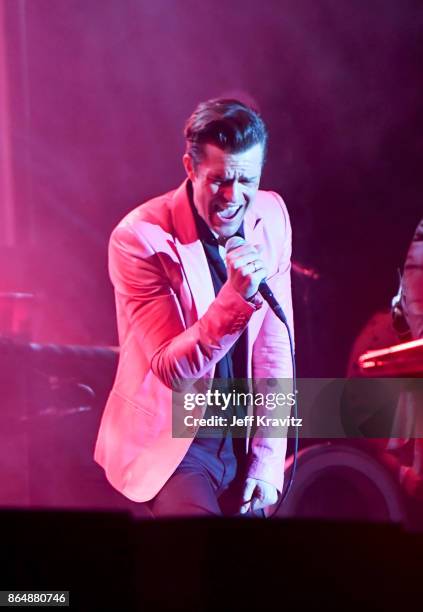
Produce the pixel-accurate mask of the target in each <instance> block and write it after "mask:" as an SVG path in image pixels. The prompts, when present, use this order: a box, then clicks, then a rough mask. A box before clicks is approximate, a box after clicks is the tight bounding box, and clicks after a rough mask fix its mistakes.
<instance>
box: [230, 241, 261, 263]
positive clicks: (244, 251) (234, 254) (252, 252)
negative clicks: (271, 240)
mask: <svg viewBox="0 0 423 612" xmlns="http://www.w3.org/2000/svg"><path fill="white" fill-rule="evenodd" d="M258 255H259V251H258V250H257V249H256V247H254V246H253V245H250V244H249V245H247V246H242V247H239V248H238V249H234V250H233V251H230V252H229V253H227V254H226V259H228V260H229V261H236V260H237V259H239V258H240V257H248V256H250V257H251V256H253V257H257V256H258Z"/></svg>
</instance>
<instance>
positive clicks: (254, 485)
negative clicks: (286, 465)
mask: <svg viewBox="0 0 423 612" xmlns="http://www.w3.org/2000/svg"><path fill="white" fill-rule="evenodd" d="M277 501H278V490H277V488H276V487H274V486H273V485H271V484H270V483H268V482H265V481H264V480H258V479H257V478H247V479H246V481H245V485H244V492H243V495H242V506H241V509H240V513H241V514H245V513H246V512H248V511H249V510H250V509H251V510H260V509H261V508H265V507H266V506H271V505H272V504H275V503H276V502H277Z"/></svg>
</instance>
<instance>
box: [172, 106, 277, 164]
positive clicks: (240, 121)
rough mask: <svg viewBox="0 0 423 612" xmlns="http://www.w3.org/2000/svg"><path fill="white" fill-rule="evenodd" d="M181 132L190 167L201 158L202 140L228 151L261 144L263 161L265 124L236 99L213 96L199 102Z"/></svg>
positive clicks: (250, 109) (256, 114)
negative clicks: (183, 136) (182, 132)
mask: <svg viewBox="0 0 423 612" xmlns="http://www.w3.org/2000/svg"><path fill="white" fill-rule="evenodd" d="M184 135H185V139H186V152H187V153H188V154H189V155H190V156H191V158H192V160H193V165H194V168H196V167H197V166H198V164H199V163H200V162H201V160H202V158H203V153H204V145H205V144H214V145H216V146H217V147H219V148H220V149H223V150H224V151H230V152H231V153H241V152H243V151H246V150H247V149H249V148H250V147H252V146H254V145H256V144H261V145H262V146H263V163H264V161H265V158H266V152H267V139H268V134H267V129H266V126H265V124H264V122H263V120H262V118H261V117H260V115H259V114H258V112H257V111H256V110H254V109H253V108H251V107H249V106H246V105H245V104H243V103H242V102H240V101H239V100H234V99H230V98H228V99H227V98H214V99H212V100H207V101H206V102H200V104H199V105H198V106H197V108H196V109H195V111H194V112H193V113H192V115H191V117H190V118H189V119H188V121H187V122H186V124H185V130H184Z"/></svg>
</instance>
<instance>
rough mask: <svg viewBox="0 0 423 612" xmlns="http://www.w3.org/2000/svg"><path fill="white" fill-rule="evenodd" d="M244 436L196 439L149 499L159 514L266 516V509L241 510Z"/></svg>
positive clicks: (149, 503)
mask: <svg viewBox="0 0 423 612" xmlns="http://www.w3.org/2000/svg"><path fill="white" fill-rule="evenodd" d="M244 444H245V441H244V440H242V439H235V440H232V438H225V439H224V440H217V439H205V440H204V439H203V440H196V441H194V442H193V443H192V445H191V447H190V449H189V451H188V453H187V455H186V456H185V457H184V459H183V461H182V462H181V464H180V465H179V466H178V468H177V469H176V470H175V472H174V473H173V474H172V476H171V477H170V478H169V480H168V481H167V482H166V483H165V485H164V486H163V488H162V489H161V490H160V491H159V493H158V494H157V495H156V496H155V497H154V498H153V499H152V500H151V501H150V502H148V506H149V508H150V509H151V511H152V513H153V514H154V516H155V517H165V516H167V517H171V516H236V515H239V516H242V517H246V516H247V517H264V516H265V515H264V512H263V511H262V510H256V511H255V512H252V511H251V512H248V513H247V514H239V509H240V507H241V503H242V493H243V486H244V483H245V477H246V457H245V454H244V453H243V445H244Z"/></svg>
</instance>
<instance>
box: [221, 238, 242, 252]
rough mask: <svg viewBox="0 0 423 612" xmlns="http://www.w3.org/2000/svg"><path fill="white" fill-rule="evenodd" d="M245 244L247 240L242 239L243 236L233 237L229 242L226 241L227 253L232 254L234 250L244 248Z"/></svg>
mask: <svg viewBox="0 0 423 612" xmlns="http://www.w3.org/2000/svg"><path fill="white" fill-rule="evenodd" d="M244 243H245V240H244V238H241V236H232V238H228V240H227V241H226V244H225V249H226V252H227V253H230V252H231V251H233V250H234V249H237V248H238V247H240V246H242V245H243V244H244Z"/></svg>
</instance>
